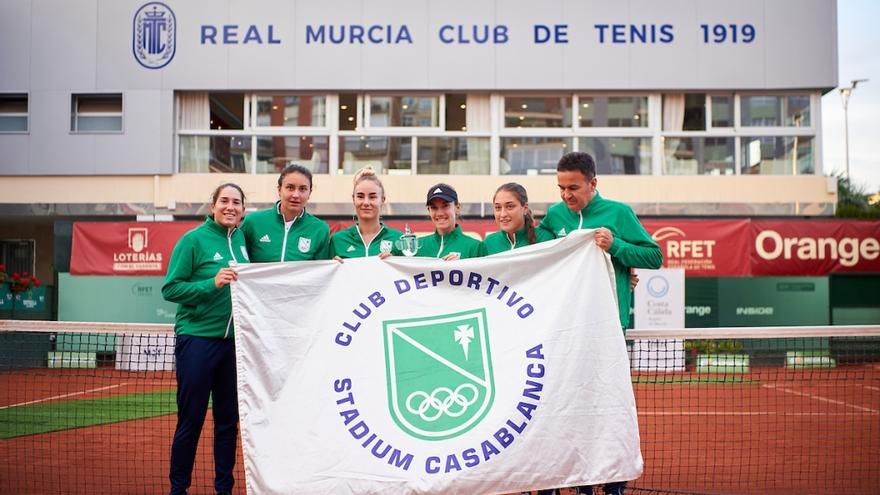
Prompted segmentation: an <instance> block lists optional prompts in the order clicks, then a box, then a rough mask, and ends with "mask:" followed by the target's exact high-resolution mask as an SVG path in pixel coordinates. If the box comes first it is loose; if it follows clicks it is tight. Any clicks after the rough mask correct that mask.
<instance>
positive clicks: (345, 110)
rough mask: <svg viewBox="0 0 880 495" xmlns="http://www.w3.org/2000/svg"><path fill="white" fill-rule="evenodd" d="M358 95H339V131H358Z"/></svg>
mask: <svg viewBox="0 0 880 495" xmlns="http://www.w3.org/2000/svg"><path fill="white" fill-rule="evenodd" d="M357 111H358V108H357V95H356V94H354V93H341V94H340V95H339V130H340V131H353V130H355V129H357Z"/></svg>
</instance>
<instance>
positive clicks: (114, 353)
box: [0, 321, 880, 494]
mask: <svg viewBox="0 0 880 495" xmlns="http://www.w3.org/2000/svg"><path fill="white" fill-rule="evenodd" d="M627 338H628V339H629V341H628V347H629V350H630V354H631V362H632V381H633V390H634V391H635V397H636V404H637V408H638V416H639V426H640V433H641V442H642V454H643V456H644V459H645V471H644V475H643V476H642V477H641V478H640V479H638V480H634V481H633V482H631V483H630V484H629V489H628V493H702V494H734V493H737V494H739V493H754V494H758V493H780V494H786V493H790V494H800V493H856V494H859V493H864V494H868V493H876V490H877V487H878V486H880V463H878V462H877V459H878V458H880V327H876V326H875V327H773V328H712V329H685V330H677V331H646V330H640V331H630V332H629V333H628V335H627ZM173 356H174V336H173V334H172V333H171V329H170V326H167V325H138V324H112V323H71V322H29V321H0V445H2V448H0V493H17V494H27V493H34V494H37V493H40V494H42V493H89V494H98V493H114V494H119V493H123V494H141V493H143V494H147V493H150V494H152V493H163V492H167V487H168V482H167V473H168V462H169V451H170V443H171V438H172V436H173V433H174V428H175V424H176V416H175V414H176V402H175V393H176V385H175V378H174V371H173V370H174V361H173ZM212 444H213V438H212V424H211V415H210V414H208V417H207V419H206V422H205V427H204V428H203V432H202V437H201V440H200V442H199V451H198V454H197V460H196V465H195V469H194V473H193V487H192V488H191V490H190V493H191V494H200V493H213V482H212V480H213V476H214V470H213V462H212V453H211V446H212ZM240 456H241V454H240V452H239V459H238V462H237V465H236V473H235V477H236V480H237V483H236V492H237V493H244V491H245V490H244V474H243V470H242V465H243V464H242V462H241V457H240ZM597 493H601V492H600V491H598V490H597Z"/></svg>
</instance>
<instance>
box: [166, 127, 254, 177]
mask: <svg viewBox="0 0 880 495" xmlns="http://www.w3.org/2000/svg"><path fill="white" fill-rule="evenodd" d="M179 153H180V155H179V160H178V162H179V164H180V171H181V172H190V173H200V174H204V173H209V172H212V173H213V172H218V173H250V171H251V138H250V136H180V150H179Z"/></svg>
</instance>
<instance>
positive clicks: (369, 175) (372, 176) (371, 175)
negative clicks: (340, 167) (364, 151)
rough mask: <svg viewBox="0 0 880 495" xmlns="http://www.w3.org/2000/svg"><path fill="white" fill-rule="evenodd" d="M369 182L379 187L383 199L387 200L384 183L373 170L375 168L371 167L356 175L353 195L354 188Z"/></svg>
mask: <svg viewBox="0 0 880 495" xmlns="http://www.w3.org/2000/svg"><path fill="white" fill-rule="evenodd" d="M367 180H368V181H370V182H373V183H375V184H376V185H377V186H379V190H381V191H382V199H385V186H383V185H382V181H381V180H379V176H378V175H376V171H375V170H373V167H371V166H369V165H367V166H366V167H363V168H361V169H360V170H358V171H357V172H355V173H354V186H353V187H352V195H354V188H355V187H357V185H358V184H360V183H361V182H364V181H367Z"/></svg>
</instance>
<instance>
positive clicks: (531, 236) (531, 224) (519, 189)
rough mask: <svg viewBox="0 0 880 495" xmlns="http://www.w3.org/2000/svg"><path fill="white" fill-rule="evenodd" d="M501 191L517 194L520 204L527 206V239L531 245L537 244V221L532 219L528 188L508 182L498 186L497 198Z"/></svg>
mask: <svg viewBox="0 0 880 495" xmlns="http://www.w3.org/2000/svg"><path fill="white" fill-rule="evenodd" d="M500 191H507V192H509V193H513V194H515V195H516V198H517V199H518V200H519V203H520V204H521V205H523V206H525V208H526V212H525V214H524V215H523V223H524V224H525V227H526V239H528V241H529V244H534V243H535V242H537V238H536V237H535V219H534V218H532V210H530V209H529V195H528V193H527V192H526V188H525V187H523V186H521V185H520V184H517V183H516V182H508V183H507V184H501V185H500V186H498V189H496V190H495V195H496V196H497V195H498V193H499V192H500ZM494 199H495V198H494V197H493V198H492V200H493V201H494Z"/></svg>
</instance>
